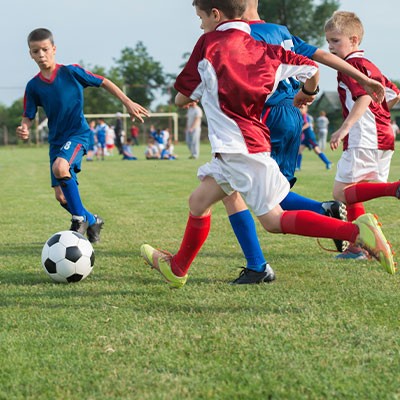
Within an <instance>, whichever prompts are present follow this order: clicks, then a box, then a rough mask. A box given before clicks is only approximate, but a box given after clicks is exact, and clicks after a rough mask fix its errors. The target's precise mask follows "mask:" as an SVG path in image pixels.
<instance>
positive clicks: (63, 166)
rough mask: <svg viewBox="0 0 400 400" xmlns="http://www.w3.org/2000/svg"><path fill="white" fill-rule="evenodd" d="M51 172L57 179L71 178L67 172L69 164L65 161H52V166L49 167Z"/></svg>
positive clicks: (59, 159)
mask: <svg viewBox="0 0 400 400" xmlns="http://www.w3.org/2000/svg"><path fill="white" fill-rule="evenodd" d="M51 170H52V171H53V174H54V176H55V177H56V178H57V179H62V178H66V177H70V176H71V174H70V172H69V164H68V162H67V161H66V160H64V159H62V158H57V159H56V160H55V161H54V163H53V165H52V166H51Z"/></svg>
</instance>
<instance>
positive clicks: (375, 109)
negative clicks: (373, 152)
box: [338, 50, 397, 150]
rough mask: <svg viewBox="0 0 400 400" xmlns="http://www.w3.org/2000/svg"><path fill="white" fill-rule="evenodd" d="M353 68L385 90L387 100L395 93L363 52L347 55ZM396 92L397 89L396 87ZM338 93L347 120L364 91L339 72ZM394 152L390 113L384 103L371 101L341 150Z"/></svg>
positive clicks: (364, 93)
mask: <svg viewBox="0 0 400 400" xmlns="http://www.w3.org/2000/svg"><path fill="white" fill-rule="evenodd" d="M345 60H346V61H347V62H348V63H349V64H351V65H352V66H353V67H354V68H356V69H358V70H359V71H361V72H362V73H363V74H365V75H367V76H368V77H369V78H372V79H375V80H377V81H379V82H380V83H382V85H384V86H385V87H386V99H387V100H390V99H391V98H393V97H392V96H393V95H394V93H395V89H394V88H395V87H396V86H395V85H393V84H392V83H391V82H390V81H389V80H388V79H387V78H386V77H384V76H383V75H382V73H381V71H380V70H379V69H378V68H377V67H376V66H375V65H374V64H373V63H372V62H371V61H369V60H367V59H366V58H365V57H364V52H363V51H362V50H359V51H356V52H354V53H351V54H349V55H348V56H347V57H346V59H345ZM396 89H397V88H396ZM338 92H339V97H340V102H341V103H342V111H343V118H347V116H348V115H349V113H350V111H351V109H352V108H353V106H354V103H355V101H356V100H357V98H359V97H360V96H365V95H367V93H366V91H365V90H364V88H363V87H362V86H361V85H360V84H359V83H358V82H357V81H356V80H354V79H353V78H351V77H349V76H348V75H345V74H343V73H341V72H339V73H338ZM358 147H361V148H364V149H378V150H394V137H393V131H392V129H391V127H390V112H389V109H388V107H387V103H386V100H384V101H383V102H382V104H378V103H375V102H374V101H372V102H371V103H370V105H369V107H368V109H367V111H366V112H365V113H364V114H363V116H362V117H361V118H360V119H359V120H358V121H357V122H356V123H355V124H354V125H353V126H352V128H351V129H350V131H349V134H348V135H347V136H346V137H345V139H344V141H343V150H346V149H349V148H358Z"/></svg>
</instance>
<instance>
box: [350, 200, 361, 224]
mask: <svg viewBox="0 0 400 400" xmlns="http://www.w3.org/2000/svg"><path fill="white" fill-rule="evenodd" d="M346 209H347V221H350V222H353V221H355V220H356V219H357V218H358V217H359V216H360V215H364V214H365V208H364V204H363V203H353V204H346Z"/></svg>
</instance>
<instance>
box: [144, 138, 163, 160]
mask: <svg viewBox="0 0 400 400" xmlns="http://www.w3.org/2000/svg"><path fill="white" fill-rule="evenodd" d="M144 155H145V156H146V160H159V159H160V157H161V154H160V151H159V149H158V146H157V144H156V141H155V139H154V137H153V136H149V138H148V139H147V147H146V150H145V152H144Z"/></svg>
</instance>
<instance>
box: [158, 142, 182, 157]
mask: <svg viewBox="0 0 400 400" xmlns="http://www.w3.org/2000/svg"><path fill="white" fill-rule="evenodd" d="M177 158H178V156H177V155H176V154H175V153H174V144H173V143H172V138H171V137H169V138H168V140H167V144H166V145H165V149H164V150H163V151H162V152H161V159H162V160H176V159H177Z"/></svg>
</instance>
